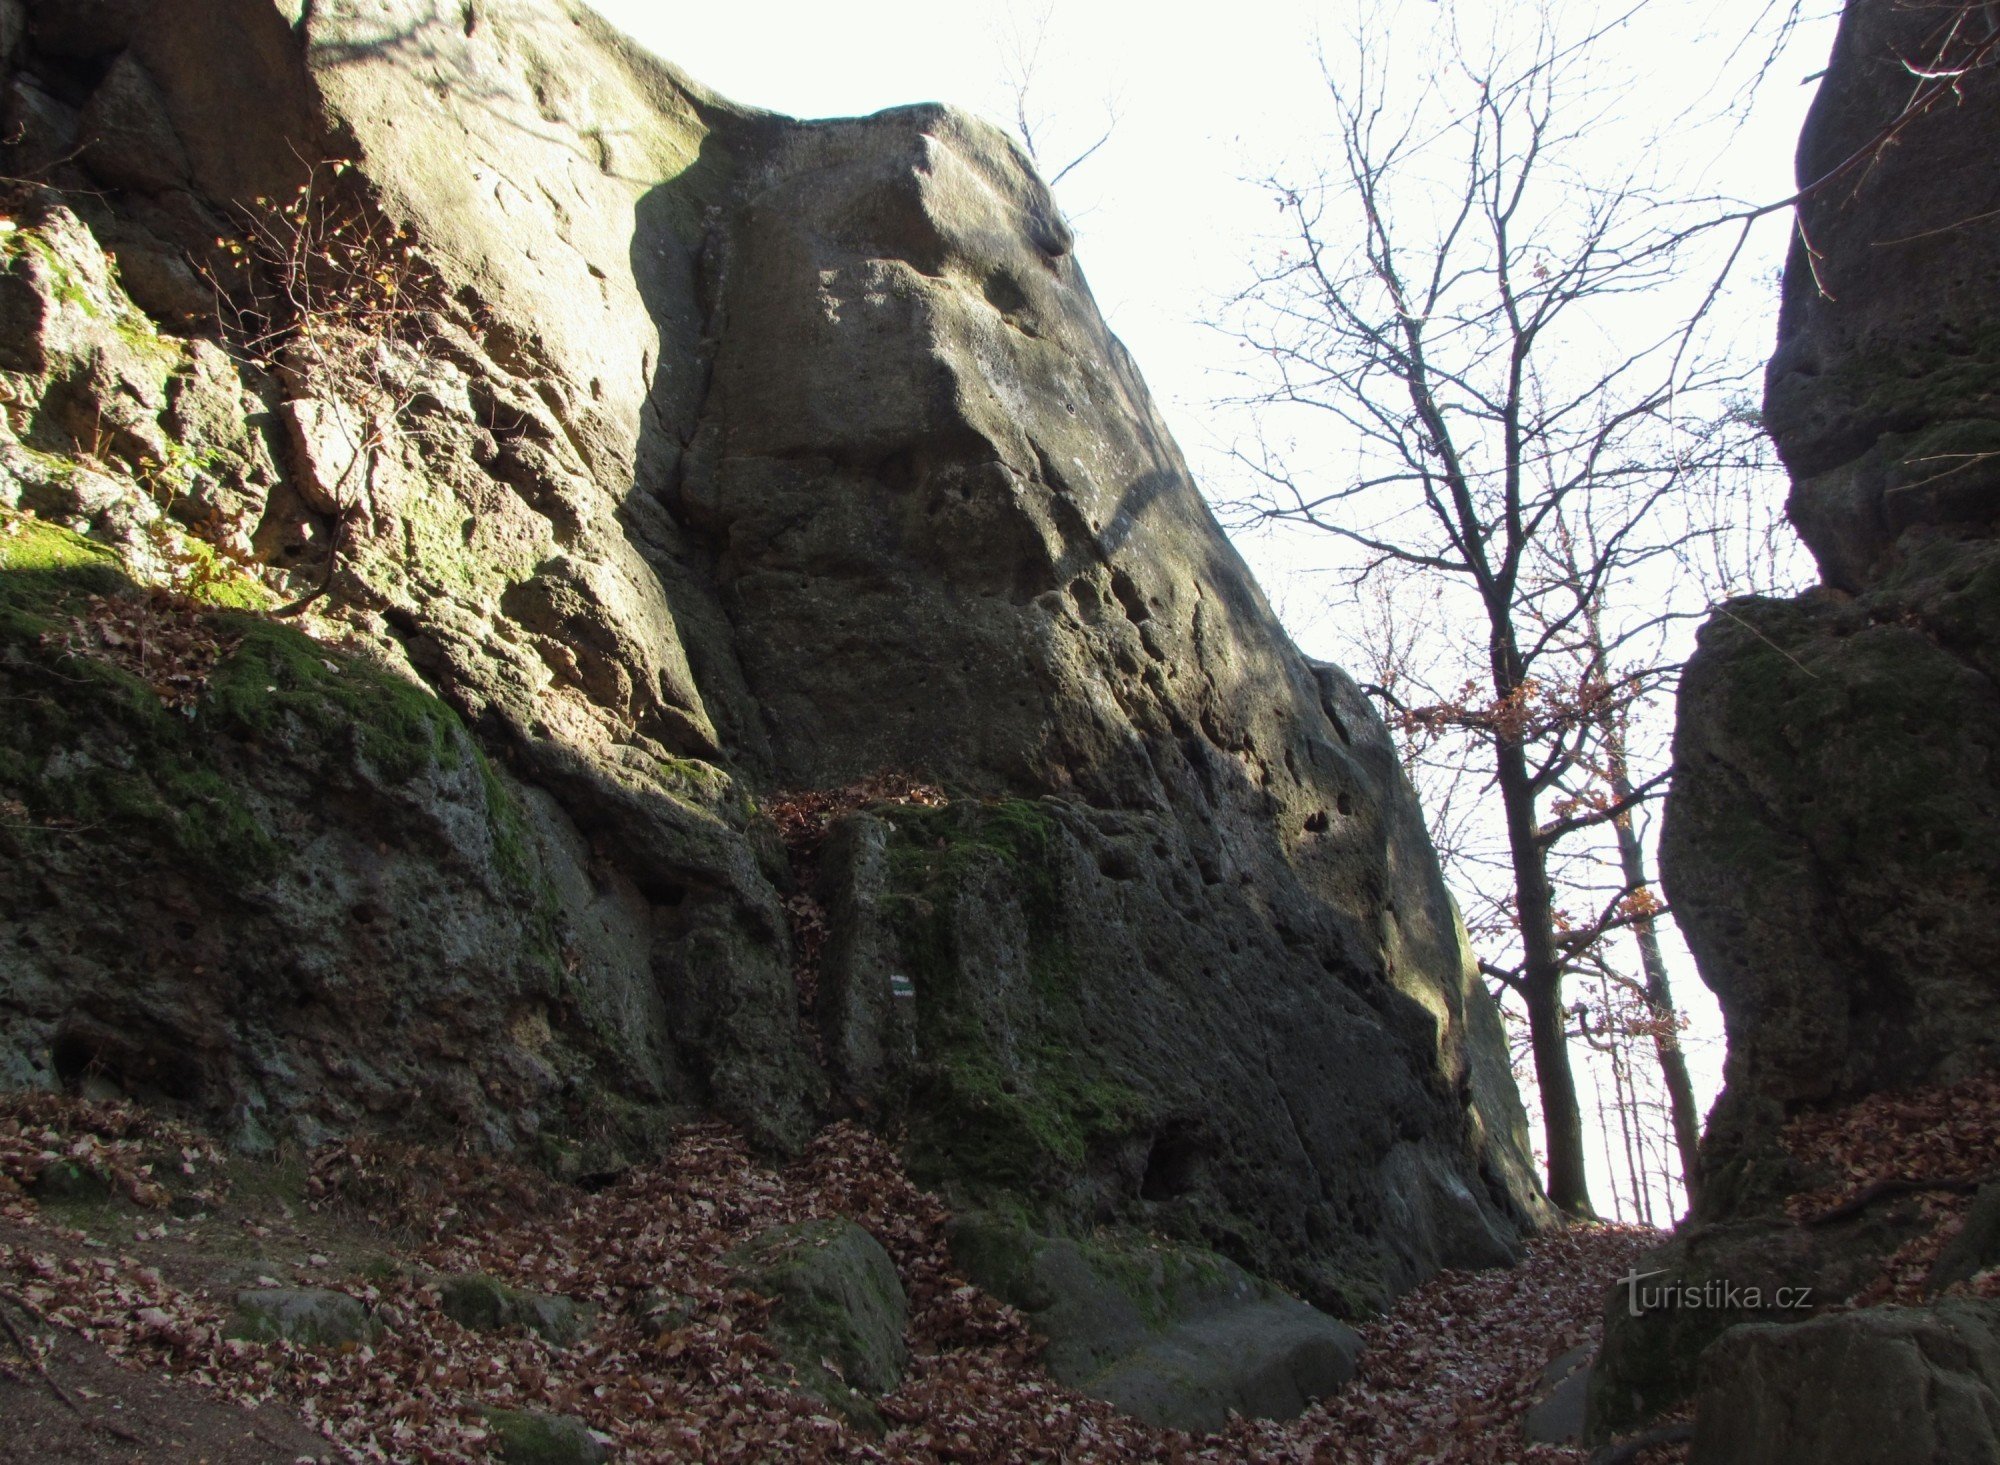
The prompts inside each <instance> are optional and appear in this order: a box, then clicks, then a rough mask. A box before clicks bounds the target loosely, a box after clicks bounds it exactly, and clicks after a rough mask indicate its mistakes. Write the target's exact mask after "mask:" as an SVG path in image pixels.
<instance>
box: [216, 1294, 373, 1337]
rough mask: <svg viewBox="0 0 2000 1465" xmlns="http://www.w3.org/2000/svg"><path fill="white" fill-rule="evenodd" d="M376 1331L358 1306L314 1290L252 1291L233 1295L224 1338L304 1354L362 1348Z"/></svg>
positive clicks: (352, 1300) (346, 1298)
mask: <svg viewBox="0 0 2000 1465" xmlns="http://www.w3.org/2000/svg"><path fill="white" fill-rule="evenodd" d="M378 1331H380V1329H379V1326H378V1325H377V1323H376V1322H375V1320H374V1318H372V1317H370V1316H369V1315H368V1309H367V1308H366V1307H365V1306H363V1305H362V1304H361V1302H360V1301H359V1300H358V1299H356V1298H353V1297H349V1296H348V1295H347V1294H346V1293H345V1292H333V1291H328V1290H326V1289H325V1288H319V1287H253V1288H248V1289H246V1290H244V1291H242V1292H238V1293H237V1294H236V1311H235V1315H234V1316H233V1317H232V1318H231V1319H230V1322H229V1336H230V1337H232V1338H244V1339H248V1340H249V1341H251V1342H253V1343H272V1342H277V1341H279V1340H283V1341H284V1342H287V1343H297V1344H299V1345H300V1346H301V1347H305V1348H336V1347H339V1346H341V1345H343V1344H348V1343H367V1342H370V1341H372V1340H373V1339H374V1337H375V1335H376V1333H377V1332H378Z"/></svg>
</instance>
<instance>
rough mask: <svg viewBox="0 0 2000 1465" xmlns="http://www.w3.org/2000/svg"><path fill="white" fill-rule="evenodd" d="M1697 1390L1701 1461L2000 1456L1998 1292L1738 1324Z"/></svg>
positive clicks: (1899, 1464) (1887, 1464)
mask: <svg viewBox="0 0 2000 1465" xmlns="http://www.w3.org/2000/svg"><path fill="white" fill-rule="evenodd" d="M1697 1399H1698V1403H1697V1408H1696V1413H1695V1434H1694V1452H1693V1455H1692V1457H1691V1458H1692V1460H1693V1462H1694V1465H1791V1462H1793V1461H1799V1460H1811V1461H1814V1462H1815V1465H1934V1462H1939V1461H1947V1460H1949V1461H1952V1462H1955V1465H1974V1462H1993V1461H2000V1302H1990V1301H1988V1302H1944V1303H1938V1304H1936V1305H1935V1306H1932V1307H1925V1308H1895V1307H1880V1308H1866V1309H1863V1310H1861V1311H1858V1312H1848V1313H1839V1314H1836V1315H1833V1316H1829V1317H1823V1318H1816V1319H1814V1320H1812V1321H1810V1322H1806V1323H1800V1324H1798V1325H1796V1326H1790V1327H1787V1326H1773V1325H1768V1324H1767V1325H1757V1326H1747V1327H1739V1328H1733V1329H1731V1330H1730V1331H1729V1332H1728V1333H1725V1334H1724V1335H1723V1336H1722V1337H1721V1338H1720V1339H1719V1340H1718V1341H1717V1342H1716V1343H1715V1344H1714V1345H1713V1346H1711V1347H1710V1348H1709V1349H1708V1350H1707V1351H1706V1352H1705V1353H1704V1354H1703V1355H1702V1359H1701V1390H1700V1393H1699V1395H1698V1396H1697Z"/></svg>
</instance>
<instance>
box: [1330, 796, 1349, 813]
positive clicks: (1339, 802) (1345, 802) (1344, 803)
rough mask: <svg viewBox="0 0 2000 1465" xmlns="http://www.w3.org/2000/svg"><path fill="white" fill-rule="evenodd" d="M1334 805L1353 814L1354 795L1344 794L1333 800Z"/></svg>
mask: <svg viewBox="0 0 2000 1465" xmlns="http://www.w3.org/2000/svg"><path fill="white" fill-rule="evenodd" d="M1333 806H1334V808H1336V809H1338V810H1340V812H1341V813H1343V814H1352V813H1353V812H1354V795H1353V794H1342V795H1341V796H1340V797H1339V798H1337V799H1335V800H1334V801H1333Z"/></svg>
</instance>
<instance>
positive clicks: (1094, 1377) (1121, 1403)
mask: <svg viewBox="0 0 2000 1465" xmlns="http://www.w3.org/2000/svg"><path fill="white" fill-rule="evenodd" d="M951 1248H952V1258H953V1260H954V1261H956V1262H957V1263H958V1265H959V1266H961V1267H963V1268H964V1269H965V1272H966V1275H967V1276H969V1277H970V1278H971V1279H972V1280H973V1281H975V1282H977V1283H978V1284H979V1285H980V1286H982V1287H984V1288H986V1289H987V1290H988V1291H990V1292H992V1293H994V1295H996V1296H998V1297H999V1298H1000V1299H1001V1300H1003V1301H1005V1302H1008V1303H1010V1304H1012V1305H1013V1306H1015V1307H1018V1308H1020V1309H1021V1310H1022V1311H1023V1312H1025V1313H1026V1314H1027V1315H1028V1319H1029V1322H1030V1323H1031V1324H1032V1325H1033V1326H1034V1328H1035V1330H1036V1331H1037V1332H1039V1333H1041V1334H1042V1335H1043V1336H1045V1337H1046V1338H1047V1339H1048V1349H1047V1351H1046V1352H1045V1353H1044V1355H1043V1362H1044V1363H1045V1364H1046V1366H1047V1367H1048V1370H1049V1372H1050V1374H1051V1375H1053V1376H1054V1377H1055V1378H1056V1379H1057V1380H1058V1381H1060V1382H1062V1383H1065V1384H1068V1385H1070V1386H1071V1387H1073V1388H1076V1389H1080V1390H1082V1391H1083V1392H1084V1393H1087V1394H1090V1395H1093V1396H1094V1397H1096V1398H1100V1399H1105V1400H1107V1401H1109V1402H1110V1403H1112V1404H1115V1405H1117V1406H1118V1407H1119V1408H1120V1409H1123V1410H1124V1411H1125V1412H1127V1413H1128V1414H1132V1415H1134V1416H1136V1417H1137V1418H1140V1419H1143V1420H1145V1421H1146V1422H1147V1423H1149V1424H1154V1425H1158V1426H1161V1427H1165V1428H1173V1429H1190V1430H1212V1429H1220V1428H1223V1427H1224V1426H1225V1425H1226V1424H1227V1423H1228V1421H1229V1416H1230V1415H1231V1414H1232V1413H1236V1414H1242V1415H1245V1416H1248V1417H1253V1418H1264V1419H1289V1418H1292V1417H1293V1416H1295V1415H1297V1414H1299V1413H1300V1412H1301V1411H1303V1410H1304V1409H1305V1408H1306V1406H1307V1405H1308V1404H1310V1403H1311V1402H1312V1400H1314V1399H1316V1398H1319V1397H1321V1396H1323V1395H1325V1394H1328V1393H1330V1392H1332V1391H1333V1390H1334V1389H1336V1388H1337V1387H1338V1386H1339V1385H1340V1384H1341V1383H1343V1382H1345V1381H1346V1380H1347V1379H1348V1378H1350V1377H1351V1376H1352V1375H1353V1373H1354V1364H1355V1358H1356V1355H1357V1354H1358V1353H1359V1351H1360V1346H1361V1344H1360V1339H1359V1338H1358V1337H1357V1336H1356V1335H1355V1334H1354V1332H1353V1331H1352V1330H1351V1329H1349V1328H1348V1327H1347V1326H1346V1325H1345V1324H1344V1323H1341V1322H1340V1321H1338V1320H1337V1319H1335V1318H1332V1317H1329V1316H1327V1315H1326V1314H1324V1313H1321V1312H1319V1311H1317V1310H1316V1309H1314V1308H1311V1307H1308V1306H1307V1305H1306V1304H1305V1303H1303V1302H1300V1301H1298V1300H1297V1299H1295V1298H1292V1297H1288V1296H1286V1295H1285V1294H1284V1293H1282V1292H1280V1291H1279V1290H1278V1289H1277V1288H1275V1287H1272V1286H1271V1285H1269V1284H1268V1283H1265V1282H1262V1281H1260V1280H1259V1279H1257V1278H1255V1277H1252V1276H1251V1275H1250V1274H1249V1273H1247V1272H1245V1271H1244V1270H1243V1269H1242V1268H1241V1267H1238V1266H1237V1265H1236V1264H1235V1263H1233V1262H1231V1261H1229V1260H1227V1259H1226V1258H1224V1257H1221V1256H1218V1255H1216V1254H1215V1253H1213V1252H1209V1251H1204V1250H1202V1249H1201V1248H1198V1247H1189V1246H1180V1245H1175V1244H1172V1243H1168V1242H1163V1241H1159V1240H1156V1239H1155V1238H1152V1237H1148V1236H1143V1235H1139V1234H1136V1233H1118V1234H1107V1235H1100V1236H1093V1237H1089V1238H1084V1239H1075V1238H1070V1237H1061V1236H1045V1235H1041V1234H1039V1233H1037V1232H1034V1231H1032V1230H1030V1229H1028V1228H1026V1227H1024V1226H1022V1225H1020V1224H1019V1223H1018V1222H1016V1221H1013V1220H1011V1219H1009V1218H1006V1217H1002V1216H994V1215H974V1216H968V1217H961V1218H960V1219H959V1220H958V1221H957V1222H956V1223H954V1225H953V1227H952V1236H951Z"/></svg>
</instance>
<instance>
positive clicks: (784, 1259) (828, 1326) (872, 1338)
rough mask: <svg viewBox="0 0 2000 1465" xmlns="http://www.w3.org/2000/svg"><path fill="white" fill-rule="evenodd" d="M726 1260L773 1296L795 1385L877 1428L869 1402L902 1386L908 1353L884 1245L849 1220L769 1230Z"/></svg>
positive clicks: (904, 1315)
mask: <svg viewBox="0 0 2000 1465" xmlns="http://www.w3.org/2000/svg"><path fill="white" fill-rule="evenodd" d="M730 1260H731V1261H732V1262H733V1263H734V1264H735V1265H736V1266H737V1267H739V1268H740V1269H741V1270H742V1273H743V1278H744V1281H745V1283H746V1284H747V1285H749V1286H750V1287H751V1288H753V1289H754V1290H756V1291H758V1292H761V1293H763V1294H765V1295H766V1296H769V1297H772V1298H775V1299H776V1303H777V1305H776V1306H775V1307H774V1308H773V1309H772V1312H771V1337H772V1341H773V1342H775V1343H776V1344H777V1346H778V1351H779V1353H780V1354H781V1355H782V1356H783V1357H784V1359H785V1361H786V1362H787V1363H789V1364H791V1366H792V1368H793V1369H794V1370H795V1372H796V1374H797V1376H798V1379H799V1382H800V1384H801V1386H802V1387H804V1388H805V1389H806V1390H807V1391H808V1392H810V1393H813V1394H816V1395H818V1396H819V1397H820V1398H822V1399H824V1400H826V1401H827V1402H828V1403H829V1404H831V1405H833V1406H834V1407H835V1408H836V1409H839V1410H840V1411H841V1412H842V1413H845V1414H847V1415H848V1417H849V1418H850V1419H853V1420H855V1421H856V1422H860V1423H864V1424H873V1423H875V1422H876V1420H875V1418H874V1411H873V1409H872V1406H870V1405H869V1404H868V1402H867V1396H871V1395H872V1396H879V1395H882V1394H886V1393H888V1392H889V1391H890V1390H891V1389H893V1388H895V1387H896V1386H897V1384H899V1383H901V1382H902V1379H903V1370H904V1368H905V1367H906V1366H907V1365H908V1363H909V1356H910V1355H909V1347H908V1345H907V1344H906V1343H905V1342H904V1340H903V1329H904V1327H905V1326H906V1325H907V1323H908V1321H909V1302H908V1299H907V1298H905V1296H904V1295H903V1284H902V1282H901V1280H900V1279H899V1278H898V1277H897V1275H896V1264H895V1263H894V1262H893V1261H891V1260H890V1258H889V1254H888V1253H887V1252H886V1251H884V1250H883V1249H882V1244H881V1243H880V1242H878V1241H877V1240H876V1239H875V1238H874V1237H873V1236H870V1235H869V1234H868V1233H867V1232H866V1231H864V1230H863V1229H862V1228H861V1227H859V1226H857V1225H855V1224H854V1223H853V1222H852V1221H848V1220H842V1219H834V1220H826V1221H807V1222H803V1223H801V1224H799V1225H795V1226H780V1227H778V1228H776V1229H775V1230H771V1231H766V1232H765V1233H764V1234H763V1235H761V1236H759V1237H757V1238H756V1239H755V1240H753V1241H751V1242H750V1243H748V1244H747V1245H745V1246H743V1247H742V1248H740V1249H738V1250H737V1251H735V1252H733V1253H731V1256H730ZM825 1360H831V1361H832V1363H833V1365H834V1367H833V1369H828V1368H827V1366H826V1362H825Z"/></svg>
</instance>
